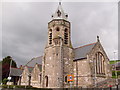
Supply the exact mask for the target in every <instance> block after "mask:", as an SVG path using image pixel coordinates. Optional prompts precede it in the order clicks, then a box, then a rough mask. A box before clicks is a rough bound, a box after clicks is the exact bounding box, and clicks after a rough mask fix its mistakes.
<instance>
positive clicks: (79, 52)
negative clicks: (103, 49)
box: [74, 42, 96, 60]
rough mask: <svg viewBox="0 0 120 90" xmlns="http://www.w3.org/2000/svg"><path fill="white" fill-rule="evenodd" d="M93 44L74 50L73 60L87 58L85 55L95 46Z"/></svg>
mask: <svg viewBox="0 0 120 90" xmlns="http://www.w3.org/2000/svg"><path fill="white" fill-rule="evenodd" d="M95 44H96V42H95V43H91V44H87V45H84V46H81V47H78V48H74V53H75V58H74V60H78V59H84V58H87V57H86V55H87V53H89V52H90V51H91V50H92V48H93V47H94V46H95Z"/></svg>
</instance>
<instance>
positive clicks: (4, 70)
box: [2, 56, 17, 79]
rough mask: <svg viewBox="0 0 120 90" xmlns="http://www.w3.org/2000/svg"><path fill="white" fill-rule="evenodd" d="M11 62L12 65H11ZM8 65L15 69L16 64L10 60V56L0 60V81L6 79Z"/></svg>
mask: <svg viewBox="0 0 120 90" xmlns="http://www.w3.org/2000/svg"><path fill="white" fill-rule="evenodd" d="M11 62H12V63H11ZM10 63H11V67H15V68H16V67H17V64H16V62H15V61H14V60H13V59H12V57H11V56H7V57H5V58H3V60H2V79H4V78H7V77H8V76H9V72H10Z"/></svg>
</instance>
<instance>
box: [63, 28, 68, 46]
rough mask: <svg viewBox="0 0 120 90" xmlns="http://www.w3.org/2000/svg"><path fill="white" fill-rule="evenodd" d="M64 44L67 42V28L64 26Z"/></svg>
mask: <svg viewBox="0 0 120 90" xmlns="http://www.w3.org/2000/svg"><path fill="white" fill-rule="evenodd" d="M64 44H68V29H67V28H65V31H64Z"/></svg>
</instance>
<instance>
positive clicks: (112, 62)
mask: <svg viewBox="0 0 120 90" xmlns="http://www.w3.org/2000/svg"><path fill="white" fill-rule="evenodd" d="M116 62H120V60H117V61H114V60H111V61H110V64H115V63H116Z"/></svg>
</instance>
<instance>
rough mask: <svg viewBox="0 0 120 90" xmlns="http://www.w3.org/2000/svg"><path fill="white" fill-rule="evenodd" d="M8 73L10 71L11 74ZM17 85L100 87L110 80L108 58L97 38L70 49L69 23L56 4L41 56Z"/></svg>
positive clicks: (27, 67)
mask: <svg viewBox="0 0 120 90" xmlns="http://www.w3.org/2000/svg"><path fill="white" fill-rule="evenodd" d="M11 72H12V71H11ZM18 76H19V80H18V83H17V84H18V85H31V86H33V87H37V88H70V87H83V88H86V87H103V85H102V83H103V82H105V81H107V82H109V80H110V79H111V77H112V72H111V67H110V64H109V58H108V56H107V55H106V52H105V51H104V48H103V47H102V45H101V42H100V39H99V36H97V40H96V41H95V42H94V43H90V44H88V45H84V46H80V47H78V48H74V47H73V46H72V43H71V23H70V22H69V21H68V14H66V13H65V12H64V10H63V9H62V5H61V3H59V5H58V8H57V10H56V12H55V13H54V14H53V15H52V20H51V21H50V22H49V23H48V41H47V45H46V47H45V49H44V55H43V56H40V57H37V58H33V59H32V60H31V61H29V62H28V63H27V64H26V65H25V66H23V70H22V72H21V74H20V75H18Z"/></svg>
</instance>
